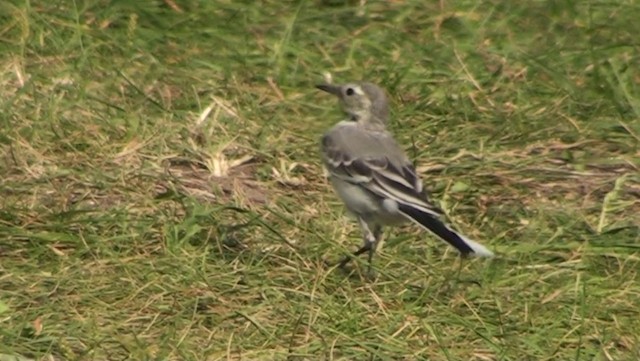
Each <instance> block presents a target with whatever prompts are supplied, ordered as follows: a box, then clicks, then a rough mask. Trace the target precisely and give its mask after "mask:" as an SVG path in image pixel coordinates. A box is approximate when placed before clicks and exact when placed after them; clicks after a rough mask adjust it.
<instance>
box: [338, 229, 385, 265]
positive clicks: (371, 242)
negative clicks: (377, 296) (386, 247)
mask: <svg viewBox="0 0 640 361" xmlns="http://www.w3.org/2000/svg"><path fill="white" fill-rule="evenodd" d="M358 222H359V223H360V228H361V229H362V238H363V240H364V243H363V245H362V247H360V248H359V249H358V250H357V251H355V252H353V254H352V255H350V256H346V257H345V258H344V259H343V260H342V261H340V263H339V265H340V267H344V266H345V265H346V264H347V263H349V262H350V261H351V259H352V258H353V257H358V256H359V255H361V254H363V253H365V252H369V270H371V260H372V259H373V254H374V253H375V251H376V243H377V242H378V238H379V235H380V227H379V226H376V228H375V229H374V232H371V229H370V228H369V225H368V224H367V222H365V220H364V219H362V218H360V217H358Z"/></svg>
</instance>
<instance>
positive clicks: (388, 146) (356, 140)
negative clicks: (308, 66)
mask: <svg viewBox="0 0 640 361" xmlns="http://www.w3.org/2000/svg"><path fill="white" fill-rule="evenodd" d="M316 88H318V89H320V90H322V91H324V92H327V93H329V94H332V95H334V96H336V97H337V98H338V99H339V101H340V104H341V106H342V110H343V111H344V112H345V113H346V115H347V119H345V120H342V121H340V122H338V123H337V124H335V125H334V126H333V127H332V128H331V129H329V130H328V131H327V132H326V133H325V134H324V135H323V136H322V138H321V146H320V148H321V149H320V150H321V154H322V160H323V164H324V167H325V169H326V170H327V173H328V178H329V181H330V183H331V185H332V186H333V189H334V190H335V192H336V193H337V195H338V197H339V198H340V199H341V200H342V201H343V203H344V205H345V207H346V209H347V211H348V213H351V214H352V215H354V216H355V218H356V219H357V221H358V224H359V226H360V228H361V230H362V238H363V245H362V247H360V248H358V250H356V251H355V252H353V253H352V254H350V255H348V256H346V257H345V258H344V259H342V260H341V261H340V262H339V263H338V265H339V266H340V267H344V266H346V265H347V264H348V263H349V262H350V261H351V260H352V258H354V257H357V256H360V255H362V254H364V253H368V267H369V272H371V265H372V262H373V256H374V253H375V251H376V247H377V245H378V244H379V242H380V239H381V237H382V231H383V227H385V226H394V225H398V224H401V223H405V222H407V221H410V222H413V223H415V224H417V225H418V226H420V227H422V228H423V229H425V230H427V231H429V232H431V233H433V234H435V235H436V236H438V237H439V238H441V239H442V240H444V241H445V242H447V243H449V244H450V245H451V246H453V247H454V248H455V249H457V250H458V251H459V252H460V254H461V255H462V256H467V255H476V256H481V257H492V256H493V255H494V254H493V252H491V251H490V250H489V249H487V248H486V247H485V246H483V245H482V244H480V243H478V242H475V241H472V240H470V239H469V238H467V237H466V236H464V235H462V234H460V233H459V232H457V231H456V230H454V229H453V228H452V227H451V226H449V225H447V224H445V223H444V222H442V221H441V220H440V219H441V218H442V216H443V215H444V212H443V211H442V210H441V209H440V208H438V207H437V206H435V205H434V204H433V203H431V202H430V201H429V198H428V196H427V192H426V191H425V189H424V188H423V184H422V180H421V179H420V177H419V175H418V173H417V171H416V169H415V167H414V165H413V163H412V162H411V161H410V160H409V158H408V157H407V155H406V154H405V152H404V151H403V149H402V148H401V146H400V145H399V144H398V143H397V142H396V140H395V139H394V137H393V135H392V134H391V133H390V132H389V131H388V130H387V124H388V122H389V101H388V99H387V96H386V94H385V91H384V90H383V89H382V88H380V87H379V86H378V85H376V84H373V83H370V82H351V83H346V84H330V83H325V84H319V85H316Z"/></svg>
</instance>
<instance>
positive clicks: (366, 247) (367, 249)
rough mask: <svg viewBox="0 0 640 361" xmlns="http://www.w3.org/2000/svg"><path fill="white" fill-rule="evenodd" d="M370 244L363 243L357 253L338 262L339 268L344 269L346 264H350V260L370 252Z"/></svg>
mask: <svg viewBox="0 0 640 361" xmlns="http://www.w3.org/2000/svg"><path fill="white" fill-rule="evenodd" d="M371 249H372V247H371V243H369V242H365V243H364V245H363V246H362V247H360V248H358V250H357V251H355V252H353V254H351V255H349V256H346V257H344V258H343V259H342V261H340V267H344V266H346V265H347V263H349V262H351V260H352V259H353V257H358V256H359V255H361V254H363V253H365V252H371Z"/></svg>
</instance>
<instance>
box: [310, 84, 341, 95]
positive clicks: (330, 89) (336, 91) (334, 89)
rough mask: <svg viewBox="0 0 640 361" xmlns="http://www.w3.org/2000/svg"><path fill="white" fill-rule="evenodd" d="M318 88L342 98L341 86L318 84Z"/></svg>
mask: <svg viewBox="0 0 640 361" xmlns="http://www.w3.org/2000/svg"><path fill="white" fill-rule="evenodd" d="M316 88H318V89H320V90H322V91H325V92H327V93H329V94H333V95H335V96H340V86H339V85H332V84H318V85H316Z"/></svg>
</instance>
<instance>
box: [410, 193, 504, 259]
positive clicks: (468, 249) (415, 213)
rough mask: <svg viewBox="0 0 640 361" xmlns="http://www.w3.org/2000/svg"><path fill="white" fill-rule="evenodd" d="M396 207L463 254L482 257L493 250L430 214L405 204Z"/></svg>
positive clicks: (491, 253) (490, 253) (488, 255)
mask: <svg viewBox="0 0 640 361" xmlns="http://www.w3.org/2000/svg"><path fill="white" fill-rule="evenodd" d="M398 209H399V210H400V212H401V213H402V214H404V215H405V216H406V217H407V218H409V219H411V220H412V221H413V222H414V223H416V224H418V225H419V226H421V227H422V228H425V229H426V230H428V231H430V232H431V233H433V234H435V235H436V236H438V237H440V238H441V239H442V240H444V241H446V242H447V243H449V244H450V245H452V246H453V247H455V248H456V249H457V250H458V251H460V253H462V254H463V255H465V256H466V255H469V254H475V255H478V256H482V257H492V256H493V252H491V251H489V250H488V249H487V248H486V247H485V246H483V245H481V244H480V243H477V242H474V241H472V240H470V239H468V238H467V237H465V236H463V235H461V234H460V233H458V232H456V231H454V230H452V229H451V228H449V227H448V226H447V225H445V224H444V223H442V222H441V221H440V220H439V219H437V218H435V217H434V216H433V215H432V214H429V213H425V212H423V211H421V210H419V209H416V208H413V207H411V206H408V205H405V204H399V205H398Z"/></svg>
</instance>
